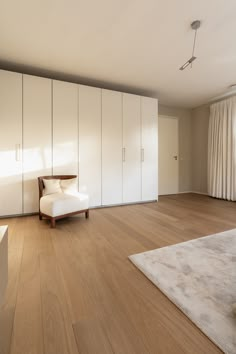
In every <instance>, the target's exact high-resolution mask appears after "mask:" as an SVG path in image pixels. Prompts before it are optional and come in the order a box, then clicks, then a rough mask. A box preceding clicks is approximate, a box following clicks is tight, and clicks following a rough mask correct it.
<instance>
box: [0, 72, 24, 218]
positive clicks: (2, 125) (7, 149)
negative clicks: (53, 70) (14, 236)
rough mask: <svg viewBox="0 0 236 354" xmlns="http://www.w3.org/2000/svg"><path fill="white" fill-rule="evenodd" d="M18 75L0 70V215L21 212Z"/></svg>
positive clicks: (20, 125)
mask: <svg viewBox="0 0 236 354" xmlns="http://www.w3.org/2000/svg"><path fill="white" fill-rule="evenodd" d="M21 155H22V75H21V74H18V73H12V72H8V71H3V70H0V215H1V216H3V215H14V214H21V213H22V156H21Z"/></svg>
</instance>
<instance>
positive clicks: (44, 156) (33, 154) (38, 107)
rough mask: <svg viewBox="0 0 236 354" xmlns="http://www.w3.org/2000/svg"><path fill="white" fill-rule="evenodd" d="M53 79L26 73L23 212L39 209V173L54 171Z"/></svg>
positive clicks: (42, 174) (24, 87)
mask: <svg viewBox="0 0 236 354" xmlns="http://www.w3.org/2000/svg"><path fill="white" fill-rule="evenodd" d="M51 92H52V81H51V80H49V79H44V78H40V77H36V76H30V75H23V180H24V184H23V186H24V213H32V212H37V211H38V207H39V200H38V198H39V197H38V180H37V178H38V176H45V175H51V174H52V97H51Z"/></svg>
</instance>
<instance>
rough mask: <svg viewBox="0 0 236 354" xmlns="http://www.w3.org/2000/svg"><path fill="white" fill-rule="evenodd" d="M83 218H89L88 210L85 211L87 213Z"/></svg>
mask: <svg viewBox="0 0 236 354" xmlns="http://www.w3.org/2000/svg"><path fill="white" fill-rule="evenodd" d="M85 217H86V219H88V218H89V210H87V211H86V212H85Z"/></svg>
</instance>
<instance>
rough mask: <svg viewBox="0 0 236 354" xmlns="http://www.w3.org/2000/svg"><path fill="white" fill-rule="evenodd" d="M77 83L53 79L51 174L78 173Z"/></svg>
mask: <svg viewBox="0 0 236 354" xmlns="http://www.w3.org/2000/svg"><path fill="white" fill-rule="evenodd" d="M78 134H79V130H78V85H76V84H71V83H67V82H62V81H55V80H53V174H54V175H63V174H65V175H69V174H75V175H77V174H78Z"/></svg>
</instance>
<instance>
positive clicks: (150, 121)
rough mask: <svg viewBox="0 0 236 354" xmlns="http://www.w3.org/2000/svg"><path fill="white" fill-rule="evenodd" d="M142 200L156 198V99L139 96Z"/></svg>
mask: <svg viewBox="0 0 236 354" xmlns="http://www.w3.org/2000/svg"><path fill="white" fill-rule="evenodd" d="M141 122H142V127H141V128H142V129H141V133H142V147H141V160H142V165H141V166H142V201H148V200H157V199H158V196H157V195H158V193H157V166H158V159H157V100H156V99H154V98H148V97H141Z"/></svg>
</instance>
